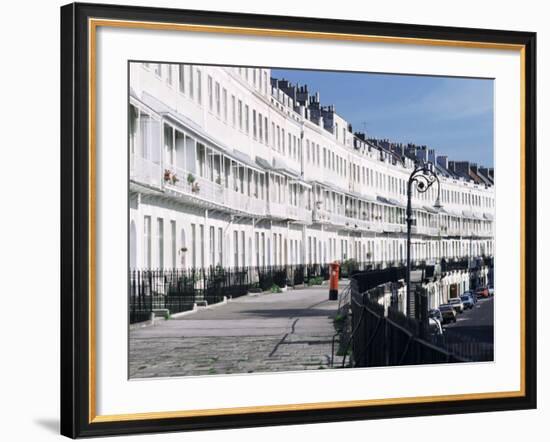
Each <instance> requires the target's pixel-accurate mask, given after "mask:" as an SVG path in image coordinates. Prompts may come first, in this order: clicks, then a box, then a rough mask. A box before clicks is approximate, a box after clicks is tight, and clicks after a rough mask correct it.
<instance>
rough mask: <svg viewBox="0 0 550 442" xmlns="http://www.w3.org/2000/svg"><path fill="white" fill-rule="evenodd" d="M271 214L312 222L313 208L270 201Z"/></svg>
mask: <svg viewBox="0 0 550 442" xmlns="http://www.w3.org/2000/svg"><path fill="white" fill-rule="evenodd" d="M268 210H269V215H271V216H272V217H274V218H280V219H290V220H294V221H298V222H301V223H305V224H311V222H312V215H311V210H307V209H304V208H302V207H297V206H292V205H291V204H280V203H274V202H269V209H268Z"/></svg>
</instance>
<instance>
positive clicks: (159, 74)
mask: <svg viewBox="0 0 550 442" xmlns="http://www.w3.org/2000/svg"><path fill="white" fill-rule="evenodd" d="M155 75H156V76H157V77H162V65H161V64H160V63H156V64H155Z"/></svg>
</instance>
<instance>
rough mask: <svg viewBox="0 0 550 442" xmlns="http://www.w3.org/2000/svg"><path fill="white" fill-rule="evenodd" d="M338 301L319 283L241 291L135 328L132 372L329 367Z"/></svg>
mask: <svg viewBox="0 0 550 442" xmlns="http://www.w3.org/2000/svg"><path fill="white" fill-rule="evenodd" d="M337 308H338V302H337V301H329V300H328V288H327V286H326V285H324V286H317V287H313V288H304V289H297V290H288V291H286V292H283V293H269V294H256V295H248V296H243V297H241V298H236V299H234V300H231V301H229V302H228V303H227V304H225V305H218V306H213V307H212V308H210V309H205V310H199V311H198V312H196V313H193V314H190V315H187V316H183V317H181V318H178V319H170V320H167V321H160V322H157V323H156V324H155V325H154V326H148V327H142V328H138V329H134V330H132V331H131V332H130V377H131V378H144V377H156V376H162V377H167V376H183V375H205V374H228V373H252V372H267V371H292V370H313V369H314V370H317V369H321V368H328V367H330V362H331V361H330V359H331V352H332V337H333V336H334V334H335V330H334V326H333V319H334V316H335V315H336V310H337ZM335 347H337V345H335ZM336 350H337V348H335V352H336ZM335 359H338V360H339V359H340V358H339V357H336V356H335ZM338 360H335V363H337V362H338Z"/></svg>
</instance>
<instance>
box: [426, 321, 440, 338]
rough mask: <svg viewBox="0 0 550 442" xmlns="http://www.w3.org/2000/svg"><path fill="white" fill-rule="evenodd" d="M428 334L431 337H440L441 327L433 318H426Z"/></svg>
mask: <svg viewBox="0 0 550 442" xmlns="http://www.w3.org/2000/svg"><path fill="white" fill-rule="evenodd" d="M428 333H431V334H432V335H442V334H443V327H441V323H440V322H439V321H438V320H437V319H435V318H428Z"/></svg>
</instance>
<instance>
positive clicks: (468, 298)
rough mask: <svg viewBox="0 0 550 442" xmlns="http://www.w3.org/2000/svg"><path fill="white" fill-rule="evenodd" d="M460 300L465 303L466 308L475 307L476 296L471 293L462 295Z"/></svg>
mask: <svg viewBox="0 0 550 442" xmlns="http://www.w3.org/2000/svg"><path fill="white" fill-rule="evenodd" d="M460 300H461V301H462V304H464V308H465V309H472V308H474V298H472V296H471V295H470V294H463V295H461V296H460Z"/></svg>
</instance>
